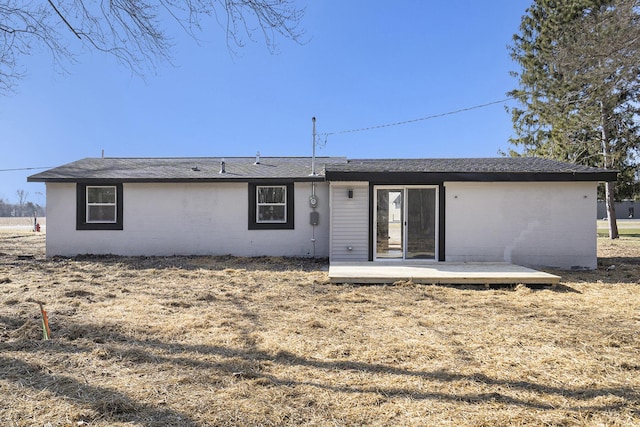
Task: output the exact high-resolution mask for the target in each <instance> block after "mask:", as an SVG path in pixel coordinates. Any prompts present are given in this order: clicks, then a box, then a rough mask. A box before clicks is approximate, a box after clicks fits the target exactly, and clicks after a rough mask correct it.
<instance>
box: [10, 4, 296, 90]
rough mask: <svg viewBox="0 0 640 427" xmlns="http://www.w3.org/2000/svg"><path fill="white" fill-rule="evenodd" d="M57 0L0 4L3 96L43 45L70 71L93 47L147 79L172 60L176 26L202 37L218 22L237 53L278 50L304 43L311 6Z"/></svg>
mask: <svg viewBox="0 0 640 427" xmlns="http://www.w3.org/2000/svg"><path fill="white" fill-rule="evenodd" d="M54 1H56V0H47V3H42V2H37V1H34V0H27V1H25V2H23V1H21V0H3V3H2V4H0V93H6V92H9V91H11V90H12V89H13V88H14V87H15V86H16V84H17V81H18V80H19V79H20V77H21V76H22V75H23V74H24V70H22V69H21V68H20V66H19V64H20V61H21V59H22V58H23V57H24V56H26V55H32V54H35V53H37V52H38V50H40V49H42V48H44V49H45V50H47V51H48V52H49V54H50V55H51V57H52V59H53V62H54V64H55V66H58V67H61V69H63V70H64V66H65V64H68V63H70V62H71V63H73V62H74V61H75V60H76V59H77V56H78V54H79V53H81V52H82V51H83V49H90V50H97V51H100V52H104V53H106V54H109V55H112V56H113V57H115V58H116V60H117V61H118V62H120V63H121V64H123V65H124V66H126V67H128V68H129V69H130V70H131V71H132V72H133V73H135V74H138V75H144V74H145V72H147V71H150V70H154V69H155V68H156V67H157V65H158V63H159V62H171V48H172V46H171V43H170V36H169V35H168V33H167V29H166V28H167V26H168V24H170V23H171V22H173V23H177V24H178V26H179V27H180V28H181V29H182V30H183V31H185V32H186V33H187V34H189V35H190V36H191V37H193V38H194V39H196V40H197V34H198V33H199V32H200V31H201V29H202V26H201V24H202V22H203V20H205V19H209V18H212V19H213V20H214V21H216V22H218V24H219V25H221V27H222V30H223V31H224V33H225V34H226V39H227V46H228V48H229V50H230V51H232V52H233V51H234V47H238V48H242V47H243V46H244V45H245V40H250V41H254V40H253V37H254V35H255V34H259V35H260V37H261V38H262V39H263V40H264V43H265V45H266V47H267V49H268V50H269V51H270V52H272V53H273V52H275V50H276V46H277V38H278V37H280V38H285V39H289V40H292V41H294V42H296V43H300V42H301V37H302V34H303V33H302V31H301V30H300V29H299V25H300V22H301V19H302V18H303V15H304V9H302V8H299V7H297V6H296V5H295V0H93V1H91V0H59V1H58V2H55V3H54ZM221 17H224V20H223V21H224V24H221V23H220V22H221V19H220V18H221ZM61 27H65V28H67V29H69V30H70V33H69V32H68V31H61V30H60V28H61ZM70 35H73V38H70V37H69V36H70Z"/></svg>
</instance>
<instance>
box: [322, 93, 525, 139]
mask: <svg viewBox="0 0 640 427" xmlns="http://www.w3.org/2000/svg"><path fill="white" fill-rule="evenodd" d="M512 99H515V98H514V97H509V98H505V99H501V100H499V101H492V102H487V103H486V104H480V105H474V106H473V107H466V108H461V109H459V110H454V111H448V112H446V113H440V114H433V115H431V116H426V117H420V118H418V119H411V120H404V121H402V122H396V123H387V124H384V125H376V126H369V127H366V128H358V129H349V130H341V131H337V132H327V133H322V134H321V135H323V136H325V137H327V136H329V135H339V134H342V133H354V132H364V131H367V130H374V129H381V128H386V127H391V126H400V125H406V124H409V123H415V122H421V121H423V120H430V119H435V118H438V117H444V116H450V115H452V114H458V113H463V112H465V111H471V110H476V109H478V108H484V107H488V106H490V105H495V104H501V103H503V102H507V101H510V100H512Z"/></svg>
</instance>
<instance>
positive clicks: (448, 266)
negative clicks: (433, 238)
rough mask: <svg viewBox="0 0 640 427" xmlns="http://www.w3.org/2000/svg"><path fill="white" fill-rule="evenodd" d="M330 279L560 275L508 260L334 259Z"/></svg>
mask: <svg viewBox="0 0 640 427" xmlns="http://www.w3.org/2000/svg"><path fill="white" fill-rule="evenodd" d="M329 280H330V281H331V283H363V284H373V283H394V282H398V281H408V280H411V281H412V282H413V283H421V284H454V285H463V284H464V285H468V284H472V285H507V284H519V283H522V284H525V285H529V284H536V285H541V284H542V285H556V284H558V283H559V282H560V276H556V275H554V274H549V273H544V272H542V271H537V270H533V269H531V268H526V267H522V266H519V265H514V264H509V263H506V262H433V263H420V264H414V263H400V262H394V261H379V262H332V263H331V264H330V265H329Z"/></svg>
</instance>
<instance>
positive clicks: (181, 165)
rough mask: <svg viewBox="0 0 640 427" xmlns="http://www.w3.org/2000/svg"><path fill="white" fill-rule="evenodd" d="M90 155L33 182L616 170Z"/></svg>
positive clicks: (504, 177) (548, 164) (544, 176)
mask: <svg viewBox="0 0 640 427" xmlns="http://www.w3.org/2000/svg"><path fill="white" fill-rule="evenodd" d="M222 160H223V159H222V158H220V157H216V158H214V157H193V158H104V159H103V158H86V159H82V160H78V161H76V162H72V163H68V164H66V165H63V166H59V167H57V168H53V169H49V170H47V171H44V172H41V173H38V174H35V175H31V176H30V177H29V178H28V181H29V182H91V181H100V182H107V181H114V182H162V181H164V182H181V181H200V182H204V181H247V180H256V179H272V180H276V179H291V180H297V181H311V180H324V179H325V177H326V179H327V180H329V181H340V180H344V181H355V180H358V181H359V180H363V181H377V182H384V181H389V182H391V181H393V180H395V181H396V182H399V181H403V182H416V183H419V182H444V181H615V180H616V175H617V172H616V171H611V170H606V169H599V168H592V167H588V166H581V165H575V164H570V163H564V162H559V161H556V160H550V159H544V158H539V157H499V158H466V159H465V158H459V159H354V160H349V161H347V159H346V158H344V157H318V158H316V173H317V175H318V176H310V174H311V158H310V157H262V158H261V159H260V163H259V164H256V163H255V158H254V157H227V158H224V161H225V170H226V172H225V173H220V168H221V162H222Z"/></svg>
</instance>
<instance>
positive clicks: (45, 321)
mask: <svg viewBox="0 0 640 427" xmlns="http://www.w3.org/2000/svg"><path fill="white" fill-rule="evenodd" d="M38 304H39V305H40V312H41V313H42V339H44V340H48V339H49V338H51V329H49V318H48V317H47V312H46V311H45V310H44V308H43V307H42V303H41V302H40V303H38Z"/></svg>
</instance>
